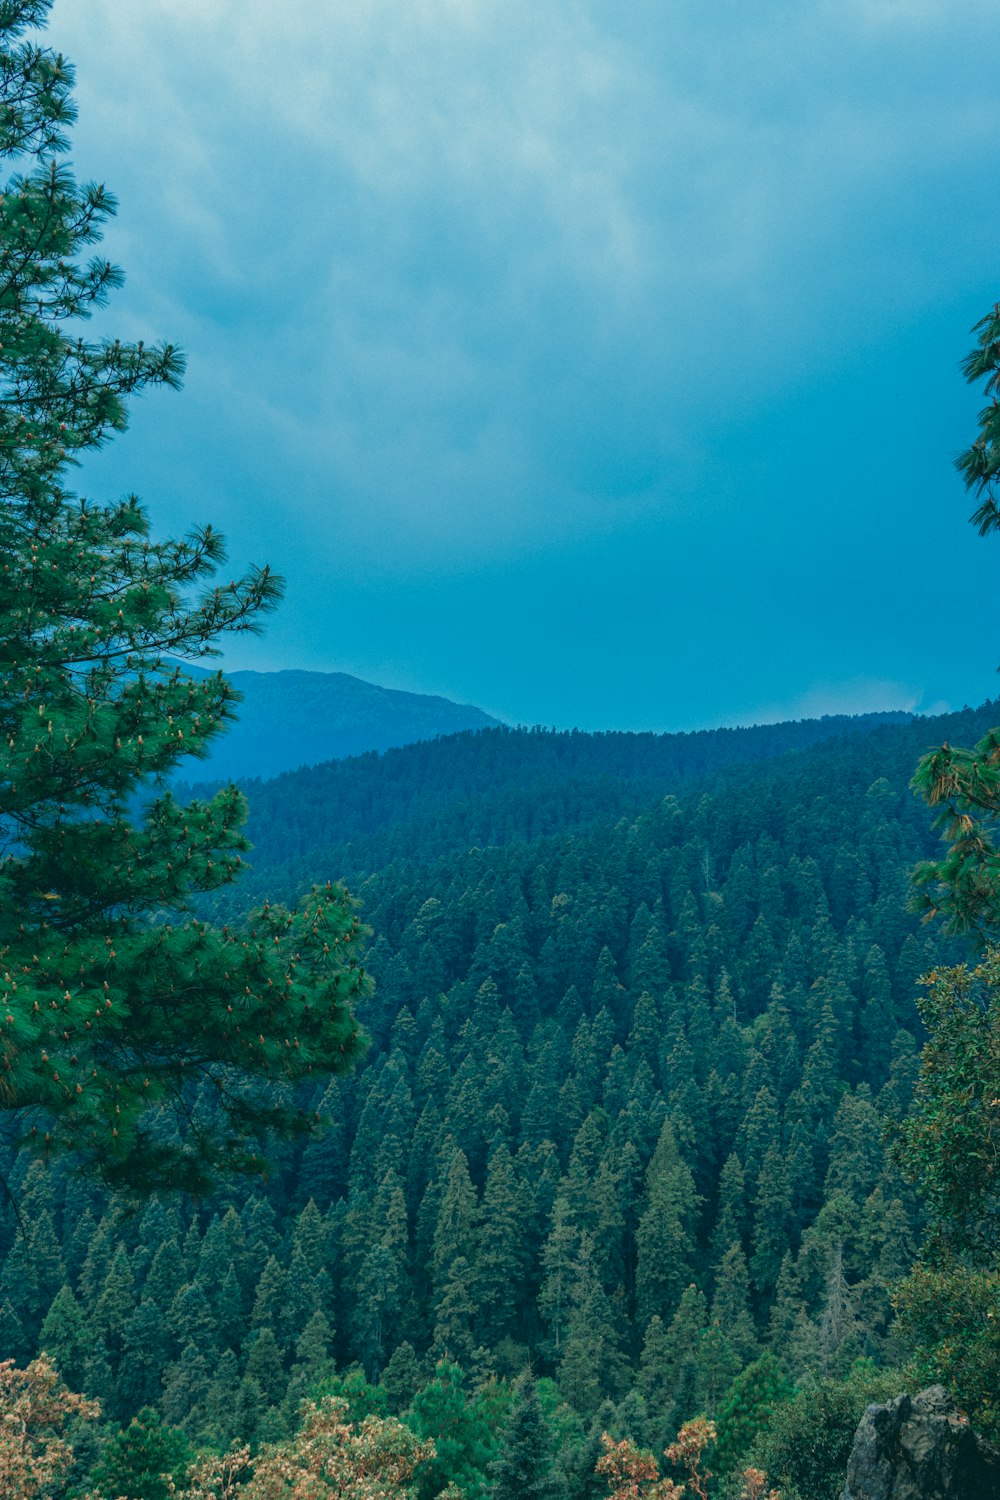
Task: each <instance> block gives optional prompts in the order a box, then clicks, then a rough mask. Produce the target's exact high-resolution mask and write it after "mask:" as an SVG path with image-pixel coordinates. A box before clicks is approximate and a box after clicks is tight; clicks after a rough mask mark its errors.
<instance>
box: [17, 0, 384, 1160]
mask: <svg viewBox="0 0 1000 1500" xmlns="http://www.w3.org/2000/svg"><path fill="white" fill-rule="evenodd" d="M48 9H49V6H48V4H44V3H28V0H21V3H17V0H12V3H10V4H8V5H6V6H5V7H4V8H3V10H2V11H0V105H2V108H0V157H2V158H5V159H6V161H7V162H8V163H9V164H10V166H11V168H12V169H13V175H12V176H10V177H9V178H8V180H7V182H6V184H5V187H4V191H3V193H2V194H0V282H2V284H3V287H4V294H3V298H2V300H0V832H2V836H3V845H4V853H3V857H2V859H0V1103H2V1104H3V1105H4V1106H5V1107H6V1108H7V1109H9V1110H16V1111H17V1112H18V1113H17V1121H18V1125H19V1128H21V1129H22V1130H23V1132H24V1138H25V1139H27V1140H28V1141H30V1142H32V1143H34V1144H36V1145H37V1146H38V1147H40V1148H41V1147H44V1148H45V1149H47V1150H55V1149H59V1150H71V1151H74V1152H76V1153H79V1154H81V1155H82V1156H84V1157H86V1158H88V1159H90V1160H91V1161H93V1162H94V1163H96V1165H97V1166H98V1167H99V1168H100V1169H101V1171H102V1172H103V1173H104V1175H105V1177H106V1178H107V1179H108V1180H109V1181H110V1182H114V1183H120V1184H131V1185H135V1186H139V1187H142V1188H149V1187H150V1186H151V1185H153V1184H155V1183H157V1182H166V1183H171V1184H175V1185H180V1186H184V1187H187V1188H189V1189H200V1188H203V1187H204V1186H205V1184H206V1181H207V1180H208V1179H209V1177H210V1176H211V1175H212V1171H213V1169H214V1168H216V1167H219V1166H225V1167H227V1168H251V1167H254V1168H256V1166H257V1164H258V1159H259V1158H258V1152H257V1150H256V1149H255V1147H256V1137H257V1136H258V1135H259V1134H260V1132H261V1130H262V1129H263V1128H265V1127H266V1126H267V1125H268V1124H270V1125H273V1126H276V1127H279V1128H285V1129H291V1128H293V1127H295V1126H299V1127H300V1128H301V1126H302V1124H303V1121H302V1117H301V1114H300V1113H299V1112H298V1111H296V1110H292V1109H289V1108H287V1107H284V1106H282V1105H280V1104H278V1103H277V1102H276V1101H275V1099H273V1098H265V1097H264V1096H263V1095H261V1094H260V1093H259V1091H258V1093H257V1094H256V1095H255V1094H254V1093H253V1092H252V1091H250V1092H248V1090H247V1085H248V1084H249V1083H252V1082H253V1081H254V1080H259V1079H262V1080H271V1079H284V1080H289V1081H294V1080H297V1079H300V1078H303V1077H306V1076H308V1075H309V1074H310V1073H312V1072H314V1071H319V1070H322V1071H327V1072H329V1071H336V1070H339V1069H341V1068H343V1067H344V1066H346V1065H347V1064H348V1063H349V1062H351V1061H352V1060H353V1058H354V1057H355V1056H356V1055H357V1053H358V1051H359V1047H360V1041H361V1038H360V1033H359V1031H358V1028H357V1025H356V1023H355V1022H354V1020H353V1017H352V1015H351V1010H350V1006H351V1003H352V1002H353V1001H354V1000H355V999H357V998H359V997H360V996H361V995H362V994H363V993H364V989H365V981H364V976H363V972H362V970H361V968H360V966H359V965H358V964H357V963H356V962H353V961H352V959H351V957H350V955H351V954H352V953H354V952H355V951H356V948H352V947H351V946H350V945H351V943H352V942H354V943H356V939H357V937H358V923H357V917H356V915H355V913H354V910H353V907H352V904H351V902H350V901H349V899H348V898H347V896H346V895H345V893H344V892H343V891H341V890H339V889H336V890H335V889H332V888H331V889H327V890H325V891H322V892H318V893H317V894H316V895H315V896H314V897H313V898H311V899H310V900H309V901H308V902H307V903H305V904H304V905H303V906H302V908H301V909H300V910H299V911H298V912H297V913H296V914H294V915H293V914H290V913H288V912H286V911H284V910H282V909H280V908H271V909H267V910H265V911H264V912H263V913H262V914H261V915H260V916H259V917H258V918H257V919H256V920H255V922H254V924H253V925H252V926H251V927H250V928H249V929H247V930H238V931H237V930H229V931H225V930H224V931H216V930H213V929H212V928H210V927H208V926H206V925H205V924H204V923H202V922H199V921H196V920H193V919H191V917H190V916H189V915H188V912H189V907H190V904H191V902H192V900H193V899H194V898H195V897H196V896H198V894H199V893H205V892H208V891H211V890H214V889H216V888H217V887H218V886H219V885H220V884H225V883H226V882H228V881H231V880H232V879H233V878H234V877H235V876H236V874H237V873H238V871H239V868H240V864H241V859H242V855H243V853H244V852H245V851H246V849H247V847H248V845H247V842H246V839H245V836H244V834H243V833H242V831H241V825H242V823H243V822H244V820H245V816H246V809H245V805H244V802H243V799H242V797H241V796H240V794H239V793H237V792H236V791H235V790H234V789H233V788H228V789H226V790H224V791H222V792H220V793H218V794H217V795H216V796H215V797H214V798H212V799H211V800H195V801H193V802H191V803H190V804H189V805H187V806H184V805H181V804H180V803H179V802H178V801H177V800H176V798H175V797H174V796H172V795H171V794H170V793H169V792H166V791H163V790H162V786H163V783H164V778H165V777H167V776H168V775H169V774H171V773H172V772H173V771H174V770H175V768H176V767H177V765H178V763H179V762H180V761H181V760H182V759H183V758H184V757H190V756H194V757H196V758H197V757H199V756H203V755H204V754H205V753H206V750H207V748H208V746H209V745H210V743H211V741H212V740H213V738H214V737H215V736H216V735H217V734H219V733H220V732H221V731H222V730H223V729H224V727H225V725H226V723H227V722H228V721H229V720H230V719H231V718H232V716H233V711H234V707H235V695H234V693H233V691H232V689H231V688H230V687H229V685H228V684H227V683H226V681H225V679H224V677H223V676H222V675H221V673H217V674H214V675H212V674H210V675H208V676H205V677H198V678H195V677H192V676H191V675H189V674H188V673H187V672H185V671H184V670H183V669H182V668H181V667H179V666H177V665H176V664H175V663H174V662H173V660H172V659H171V658H172V657H174V656H181V657H198V656H205V655H212V654H215V653H216V652H217V645H216V643H217V642H218V641H219V639H220V638H221V637H223V636H224V635H225V634H227V633H230V632H233V631H245V630H254V629H257V628H258V626H259V623H260V621H261V619H262V617H263V616H264V615H265V614H266V613H267V612H268V610H270V609H271V608H272V607H273V606H274V604H275V603H276V602H277V600H278V598H279V597H280V593H281V587H280V583H279V581H278V580H276V579H275V578H274V577H273V576H272V575H271V574H270V573H269V572H268V570H267V569H266V568H264V569H254V570H251V571H250V572H249V573H247V574H246V575H245V576H244V577H242V578H239V579H234V580H233V581H232V582H229V583H225V584H216V583H214V582H213V581H212V579H213V576H214V574H215V572H216V570H217V568H218V567H219V566H220V565H221V564H222V563H223V561H224V556H225V554H224V549H223V545H222V542H221V539H220V538H219V537H218V536H217V535H216V533H215V532H213V531H212V530H211V528H204V529H202V530H199V531H197V532H194V533H192V534H191V535H190V536H188V537H185V538H183V539H181V540H179V541H177V540H167V541H158V540H153V538H152V533H151V530H150V525H149V521H148V519H147V517H146V515H145V512H144V511H143V509H142V507H141V506H140V504H139V502H138V500H137V499H136V498H135V497H134V496H129V497H127V498H125V499H124V500H121V501H118V502H116V503H114V504H112V505H108V506H102V505H99V504H95V503H93V502H91V501H88V500H81V499H78V498H77V497H76V496H75V495H74V494H73V493H72V492H71V491H70V490H69V489H67V488H66V487H65V486H66V477H67V471H68V469H69V467H70V466H71V465H72V464H73V463H75V462H76V461H77V456H78V455H79V454H81V453H83V452H85V451H87V450H88V449H94V448H98V447H100V446H102V445H103V444H104V443H105V442H106V441H107V440H108V438H109V437H110V436H111V435H112V434H113V433H115V432H117V431H120V430H122V429H123V428H124V426H125V424H126V402H127V398H128V397H129V396H131V395H133V394H135V393H137V392H139V391H141V390H143V389H145V388H148V387H151V386H156V385H167V386H176V385H177V384H178V383H179V381H180V376H181V372H182V368H183V361H182V360H181V358H180V356H179V354H178V352H177V350H176V349H175V348H174V347H173V346H171V345H159V346H152V345H145V344H143V343H141V342H140V343H137V344H129V343H123V342H122V341H120V340H110V339H101V340H96V341H90V342H88V341H87V340H85V339H83V338H82V337H81V336H80V321H81V319H86V318H87V317H89V316H90V314H91V313H92V312H93V311H94V310H95V309H96V308H99V307H101V306H102V305H103V304H104V302H105V300H106V299H107V296H108V293H109V292H110V291H111V290H113V289H114V288H115V287H117V286H118V285H120V283H121V274H120V272H119V271H118V270H117V269H116V268H115V267H114V266H112V265H111V264H110V263H108V262H107V261H105V260H102V259H101V258H99V257H91V258H89V259H87V260H85V261H81V260H80V259H79V257H80V256H81V254H82V253H83V252H85V251H87V250H88V249H89V247H90V246H92V245H93V244H94V243H95V242H97V241H99V240H100V238H101V232H102V228H103V226H104V224H105V223H106V222H107V220H108V219H109V217H110V216H111V215H112V214H113V212H114V208H115V204H114V200H113V198H112V197H111V196H110V194H109V193H108V192H107V191H106V190H105V189H104V188H103V187H101V186H98V185H95V184H89V185H85V186H82V187H81V186H79V185H78V184H77V183H76V181H75V180H74V178H73V175H72V172H71V170H70V168H69V166H68V164H67V161H66V152H67V150H68V142H67V140H66V131H67V129H68V127H69V125H70V124H71V123H72V120H73V118H74V106H73V103H72V100H71V97H70V90H71V87H72V82H73V74H72V69H71V68H70V67H69V66H68V64H67V63H66V62H65V61H64V60H63V59H62V58H61V57H60V56H58V55H57V54H56V53H54V52H51V51H49V50H46V49H44V48H40V47H38V46H37V45H36V44H35V43H33V42H26V41H24V40H22V36H23V33H24V31H25V29H26V28H27V27H28V26H33V25H38V24H41V23H43V22H44V20H45V18H46V16H47V13H48ZM151 794H152V795H151ZM140 799H144V806H143V808H142V810H141V811H137V810H136V808H137V803H138V802H139V801H140ZM199 1083H208V1084H210V1085H211V1090H212V1107H211V1109H209V1108H207V1107H206V1108H204V1109H202V1110H201V1111H200V1113H199V1117H198V1118H197V1121H196V1124H195V1127H194V1128H191V1129H187V1130H186V1132H185V1134H184V1138H183V1141H182V1142H178V1141H177V1139H176V1136H175V1134H174V1133H172V1132H171V1130H170V1129H168V1128H166V1126H165V1124H164V1121H163V1120H162V1119H161V1117H160V1116H159V1115H158V1114H157V1113H156V1110H155V1108H154V1107H155V1106H161V1105H174V1106H177V1105H180V1104H182V1103H185V1104H188V1105H189V1102H190V1101H189V1097H188V1096H189V1095H190V1093H191V1089H192V1086H193V1085H195V1084H199Z"/></svg>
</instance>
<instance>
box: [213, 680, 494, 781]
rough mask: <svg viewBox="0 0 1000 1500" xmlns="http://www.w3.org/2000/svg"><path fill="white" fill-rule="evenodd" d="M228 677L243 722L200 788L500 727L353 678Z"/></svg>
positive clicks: (454, 706)
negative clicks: (238, 700)
mask: <svg viewBox="0 0 1000 1500" xmlns="http://www.w3.org/2000/svg"><path fill="white" fill-rule="evenodd" d="M185 670H186V671H191V670H195V671H197V670H198V669H197V668H193V669H192V668H191V667H190V666H188V667H186V668H185ZM226 676H227V677H228V679H229V681H230V682H231V683H232V684H233V686H234V687H235V688H238V689H239V691H240V692H241V693H242V694H243V702H242V703H241V705H240V708H239V721H238V722H237V723H235V724H234V725H233V726H232V727H231V728H230V729H229V730H228V731H227V733H226V734H225V735H223V736H222V737H221V738H220V739H219V741H218V743H217V745H216V746H215V749H214V750H213V752H212V755H211V757H210V758H209V760H207V761H206V762H203V764H202V765H201V766H200V767H199V768H198V780H199V781H200V780H202V779H203V778H205V779H210V780H212V781H214V780H216V779H217V778H218V779H226V780H228V779H230V778H232V779H234V780H238V779H243V778H249V777H254V776H261V777H268V776H277V775H278V774H279V773H280V772H282V771H294V770H297V769H298V768H299V767H300V766H315V765H319V764H320V763H321V762H323V761H327V760H340V759H342V758H343V757H344V756H348V755H361V754H363V753H364V752H365V751H367V750H389V749H392V748H394V747H396V746H399V745H410V744H413V743H414V742H415V741H417V740H432V739H435V738H436V737H437V736H438V735H443V734H457V733H458V732H459V731H461V730H463V729H486V728H489V727H491V726H495V725H496V724H497V723H498V720H496V719H494V718H491V717H490V715H489V714H487V713H484V712H483V711H482V709H480V708H473V707H471V706H470V705H468V704H463V703H452V702H451V701H450V699H448V698H436V697H430V696H427V695H425V694H423V693H403V692H399V691H398V690H397V689H395V688H383V687H377V686H376V685H375V684H374V683H372V682H362V681H361V679H360V678H358V677H350V676H348V674H347V673H346V672H227V673H226Z"/></svg>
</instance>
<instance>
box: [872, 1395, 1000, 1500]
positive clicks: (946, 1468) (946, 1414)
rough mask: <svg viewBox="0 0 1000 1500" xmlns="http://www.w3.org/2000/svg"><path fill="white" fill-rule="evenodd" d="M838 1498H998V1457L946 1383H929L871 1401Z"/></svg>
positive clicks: (941, 1499)
mask: <svg viewBox="0 0 1000 1500" xmlns="http://www.w3.org/2000/svg"><path fill="white" fill-rule="evenodd" d="M842 1500H1000V1461H998V1457H997V1454H996V1453H995V1452H994V1450H993V1449H992V1448H990V1447H989V1446H988V1445H987V1444H986V1443H983V1442H981V1441H980V1440H979V1439H977V1437H976V1435H975V1433H974V1432H973V1430H972V1427H971V1425H970V1423H969V1419H968V1417H966V1416H964V1415H963V1414H962V1413H961V1412H960V1411H959V1410H958V1408H957V1407H956V1406H955V1403H954V1402H953V1401H952V1399H951V1397H950V1396H949V1395H948V1392H947V1391H946V1390H945V1389H944V1387H943V1386H940V1385H932V1386H931V1387H930V1389H929V1390H926V1391H921V1392H920V1394H919V1395H918V1396H913V1397H910V1396H896V1397H895V1399H894V1400H892V1401H886V1402H885V1403H884V1404H882V1405H874V1406H869V1408H868V1410H867V1411H866V1412H865V1414H864V1416H863V1417H862V1419H861V1423H860V1425H859V1427H858V1430H857V1433H856V1435H855V1438H854V1447H853V1449H852V1451H851V1457H850V1459H849V1460H848V1464H847V1486H846V1488H845V1490H844V1494H843V1497H842Z"/></svg>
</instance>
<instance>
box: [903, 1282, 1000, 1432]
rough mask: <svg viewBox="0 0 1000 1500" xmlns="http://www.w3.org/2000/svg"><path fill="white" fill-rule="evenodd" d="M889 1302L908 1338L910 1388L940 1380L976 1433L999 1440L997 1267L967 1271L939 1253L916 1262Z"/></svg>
mask: <svg viewBox="0 0 1000 1500" xmlns="http://www.w3.org/2000/svg"><path fill="white" fill-rule="evenodd" d="M894 1301H895V1304H896V1308H897V1311H898V1313H899V1320H900V1325H901V1331H902V1333H903V1334H904V1336H905V1337H906V1338H907V1339H908V1341H909V1349H910V1351H911V1353H910V1359H909V1367H908V1371H907V1373H908V1375H909V1377H910V1380H911V1383H912V1385H913V1386H914V1387H915V1388H918V1389H920V1388H923V1387H924V1386H927V1385H930V1384H936V1383H939V1382H940V1383H941V1384H942V1385H944V1386H945V1387H946V1388H947V1389H948V1390H950V1391H952V1392H953V1393H954V1394H955V1396H956V1398H957V1399H958V1401H959V1402H960V1403H961V1405H962V1407H963V1409H964V1410H965V1411H967V1412H968V1413H969V1415H970V1417H971V1418H972V1420H973V1422H974V1424H975V1426H976V1429H977V1431H979V1432H981V1433H982V1434H983V1436H984V1437H987V1438H990V1439H991V1440H992V1441H994V1442H996V1441H997V1439H998V1438H1000V1271H998V1270H997V1269H996V1268H995V1267H991V1268H990V1269H987V1270H981V1269H973V1268H970V1267H969V1266H966V1265H963V1264H962V1263H961V1262H960V1261H957V1260H954V1259H952V1258H951V1257H949V1256H945V1257H944V1258H943V1259H942V1260H939V1261H938V1262H937V1263H935V1264H934V1265H933V1266H929V1265H926V1264H923V1263H918V1264H917V1265H916V1266H914V1268H913V1270H912V1271H911V1272H910V1274H909V1276H907V1277H905V1278H904V1279H903V1280H902V1281H901V1282H900V1283H899V1285H898V1286H897V1288H896V1292H895V1296H894Z"/></svg>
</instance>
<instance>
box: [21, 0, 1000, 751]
mask: <svg viewBox="0 0 1000 1500" xmlns="http://www.w3.org/2000/svg"><path fill="white" fill-rule="evenodd" d="M49 40H50V41H51V43H52V44H53V45H56V46H58V47H60V48H61V49H62V50H64V51H65V52H66V53H67V55H68V56H69V57H70V58H72V60H73V61H74V62H75V63H76V65H77V70H78V84H79V87H78V99H79V104H80V123H79V125H78V127H77V131H76V137H75V160H76V164H77V167H78V170H79V172H80V173H81V175H83V176H88V177H99V178H101V179H103V180H105V181H106V182H107V183H108V185H109V186H110V187H111V188H112V189H113V190H114V191H115V192H116V193H117V194H118V196H119V197H120V200H121V210H120V215H119V218H118V221H117V223H116V225H115V226H114V228H113V231H112V233H111V234H110V235H109V237H108V249H109V252H110V253H111V254H112V255H113V256H114V258H116V259H117V260H119V261H120V262H121V264H122V265H123V266H124V268H125V270H126V273H127V276H128V281H127V285H126V288H125V290H124V291H123V292H121V293H119V294H118V297H117V299H116V301H115V303H114V306H113V309H112V312H111V314H110V315H109V319H108V326H109V327H112V328H113V329H114V330H115V331H116V332H121V333H122V334H128V335H129V336H143V337H152V338H160V337H170V338H171V339H175V340H177V341H178V342H180V343H181V344H182V345H183V346H184V348H185V349H186V351H187V353H188V358H189V373H188V379H187V383H186V387H185V390H184V392H183V393H182V394H181V395H180V396H173V395H169V394H157V395H154V396H151V397H148V398H146V399H144V400H143V401H142V402H140V403H138V404H137V406H136V408H135V410H134V415H133V420H132V426H131V430H130V432H129V433H128V434H127V435H126V436H125V437H123V438H121V439H119V440H118V441H117V443H116V444H115V445H113V447H112V448H110V449H108V450H107V452H106V453H104V454H102V455H101V456H100V457H99V458H97V459H96V460H94V461H92V462H90V463H88V466H87V468H86V470H85V471H84V474H83V477H82V481H81V486H82V487H84V488H86V489H87V490H88V491H89V492H90V493H93V494H95V495H98V496H107V497H110V496H112V495H114V494H117V493H119V492H121V491H123V490H136V491H138V492H139V493H140V494H141V495H142V496H143V498H144V499H145V500H146V501H147V503H148V505H149V507H150V509H151V511H152V514H153V517H154V521H155V523H156V525H157V528H158V529H159V530H161V531H173V530H177V529H179V528H182V527H185V526H188V525H191V524H194V523H196V522H199V521H203V520H211V521H213V522H214V523H216V524H217V525H218V526H219V527H220V528H221V529H222V530H223V531H224V532H225V533H226V534H227V536H228V537H229V539H230V544H231V553H232V556H233V560H234V562H235V563H236V564H242V563H245V562H247V561H251V560H254V561H256V560H265V559H266V560H268V561H270V562H271V563H272V564H273V565H274V566H275V567H276V568H277V569H278V570H279V571H280V572H282V573H284V574H285V575H286V577H287V580H288V596H287V599H286V601H285V603H284V605H283V607H282V609H281V611H280V613H279V614H278V615H276V616H275V617H274V619H273V620H272V622H271V623H270V625H269V627H268V630H267V633H266V635H265V636H264V637H263V638H262V639H260V640H256V641H248V640H243V641H241V642H240V643H239V645H238V648H234V649H233V650H231V651H230V652H229V653H228V654H227V661H228V662H229V664H230V665H231V666H233V667H234V668H236V667H244V668H245V667H255V668H258V669H273V668H280V667H286V666H288V667H307V668H318V669H325V670H340V671H347V672H352V673H354V674H356V675H357V676H360V677H364V678H367V679H369V680H372V681H376V682H381V683H384V684H386V685H388V686H393V687H401V688H407V689H410V690H413V691H420V692H437V693H443V694H446V695H447V696H449V697H452V698H456V699H459V700H463V701H467V702H474V703H477V704H479V705H481V706H482V707H484V708H486V709H489V710H490V711H492V712H494V713H497V714H499V715H500V716H502V717H504V718H507V719H509V720H511V721H514V722H527V723H534V722H541V723H546V724H556V725H559V726H564V727H568V726H570V725H578V726H580V727H583V728H611V727H617V728H653V729H678V728H693V727H697V726H701V725H707V724H716V723H736V722H751V721H753V720H755V719H765V718H767V719H771V718H781V717H798V716H800V715H803V714H812V713H822V712H836V711H847V712H852V711H862V710H865V709H870V708H881V707H889V708H897V707H899V708H913V707H919V708H924V709H928V708H934V707H937V706H940V705H944V704H949V705H951V706H960V705H961V704H962V703H963V702H966V701H968V702H973V701H980V700H982V699H983V698H984V697H987V696H990V695H993V694H994V693H995V692H997V691H998V686H997V682H996V677H995V667H996V664H997V662H998V661H1000V623H998V620H997V611H996V608H995V599H996V580H997V577H998V571H1000V550H998V549H997V544H996V543H995V542H994V543H992V544H990V543H988V542H983V541H980V540H979V539H978V538H977V537H976V536H975V533H974V531H973V530H972V528H971V527H969V526H968V525H967V522H966V517H967V515H968V513H969V511H970V510H971V504H970V502H969V500H968V498H967V497H966V495H965V494H964V492H963V490H962V488H961V485H960V483H959V481H958V479H957V478H956V476H955V475H954V473H953V470H952V460H953V457H954V455H955V453H956V452H957V451H958V450H959V449H960V448H961V447H962V446H964V445H965V444H966V443H967V441H968V440H969V439H970V437H971V435H972V433H973V431H974V425H975V413H976V411H977V409H978V405H979V404H980V403H979V401H978V399H977V396H976V393H974V392H973V391H971V390H969V389H968V388H967V387H965V386H964V385H963V383H962V381H961V378H960V376H959V374H958V368H957V367H958V363H959V360H960V359H961V357H962V356H963V355H964V353H965V352H966V350H967V348H968V347H969V344H970V339H969V335H968V329H969V328H970V326H971V325H972V324H973V323H974V322H975V321H976V319H977V318H978V317H979V316H980V315H981V314H982V313H983V312H985V311H986V309H987V307H989V306H991V305H992V303H993V302H994V301H995V300H996V299H997V297H1000V256H998V248H1000V246H998V217H997V209H996V160H997V157H998V147H1000V90H998V86H997V82H996V80H997V78H998V77H1000V27H998V25H997V14H996V5H995V0H795V3H786V0H768V3H766V4H764V5H757V6H755V5H747V4H746V3H745V0H740V3H737V0H715V3H706V0H628V3H627V4H626V3H622V0H533V3H528V0H405V3H401V0H284V3H283V4H282V5H280V6H279V5H275V4H274V3H273V0H141V3H140V0H129V3H126V4H123V3H122V0H86V4H84V3H81V0H56V4H55V7H54V11H53V18H52V22H51V25H50V27H49Z"/></svg>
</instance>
